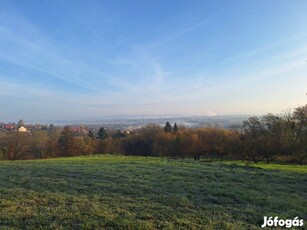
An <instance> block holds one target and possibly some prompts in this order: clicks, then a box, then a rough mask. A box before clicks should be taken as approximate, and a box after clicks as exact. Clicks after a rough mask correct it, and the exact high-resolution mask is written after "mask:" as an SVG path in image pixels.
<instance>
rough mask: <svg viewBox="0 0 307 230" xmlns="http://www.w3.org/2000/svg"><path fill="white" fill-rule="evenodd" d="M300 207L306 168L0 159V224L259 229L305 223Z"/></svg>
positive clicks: (123, 159)
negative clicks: (272, 220)
mask: <svg viewBox="0 0 307 230" xmlns="http://www.w3.org/2000/svg"><path fill="white" fill-rule="evenodd" d="M306 207H307V167H306V166H299V165H278V164H269V165H266V164H257V165H251V166H245V165H243V164H241V163H240V162H238V161H234V162H229V161H227V162H208V161H205V160H200V161H194V160H192V159H168V158H158V157H156V158H155V157H136V156H119V155H118V156H116V155H96V156H82V157H67V158H54V159H46V160H24V161H1V162H0V226H1V227H0V228H1V229H261V228H260V225H261V224H262V223H263V216H278V217H279V218H285V219H293V218H294V217H296V216H298V217H299V218H303V219H304V220H305V221H307V208H306ZM304 227H305V228H306V224H305V226H304ZM300 229H302V228H300Z"/></svg>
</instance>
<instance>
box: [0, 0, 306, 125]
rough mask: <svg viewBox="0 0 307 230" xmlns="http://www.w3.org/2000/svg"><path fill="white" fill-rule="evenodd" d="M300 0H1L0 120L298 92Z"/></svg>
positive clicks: (203, 108) (225, 106) (280, 101)
mask: <svg viewBox="0 0 307 230" xmlns="http://www.w3.org/2000/svg"><path fill="white" fill-rule="evenodd" d="M306 12H307V1H306V0H249V1H246V0H242V1H239V0H237V1H236V0H231V1H229V0H226V1H221V0H211V1H206V0H200V1H198V0H167V1H165V0H108V1H104V0H27V1H22V0H0V121H5V122H17V121H18V120H19V119H21V118H22V119H23V120H24V121H25V122H27V121H45V122H48V121H54V120H78V119H100V118H103V117H106V116H124V115H147V116H150V115H162V116H164V115H165V116H166V115H185V116H191V115H199V116H200V115H239V114H242V115H246V114H248V115H249V114H250V115H262V114H266V113H269V112H271V113H277V114H278V113H282V112H283V111H285V110H287V109H293V108H295V107H297V106H301V105H305V104H306V102H307V95H306V93H307V13H306Z"/></svg>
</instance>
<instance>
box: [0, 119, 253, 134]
mask: <svg viewBox="0 0 307 230" xmlns="http://www.w3.org/2000/svg"><path fill="white" fill-rule="evenodd" d="M247 118H248V116H244V115H233V116H192V117H158V118H152V117H150V118H116V119H104V120H97V121H78V122H69V121H60V122H59V121H58V122H55V123H51V124H31V123H28V122H26V121H25V122H24V121H23V120H22V119H20V120H19V121H18V122H16V123H15V122H14V121H12V122H8V123H6V122H0V132H1V131H2V132H7V131H12V132H13V131H17V132H33V131H38V130H46V131H48V130H50V129H53V128H55V127H58V128H60V127H64V126H69V127H70V130H71V131H72V132H73V133H75V134H78V133H79V134H88V133H89V132H90V131H92V132H93V131H94V132H95V131H96V130H99V128H100V127H104V128H106V129H110V130H120V131H121V132H125V131H133V130H135V129H139V128H142V127H144V126H146V125H147V124H157V125H160V126H161V127H162V126H164V125H165V123H166V122H170V123H177V124H178V125H182V126H185V127H188V128H197V127H214V128H225V129H230V128H231V129H237V128H239V127H240V126H241V125H242V121H244V120H245V119H247Z"/></svg>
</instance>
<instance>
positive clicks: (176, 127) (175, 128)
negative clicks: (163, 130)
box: [173, 123, 178, 133]
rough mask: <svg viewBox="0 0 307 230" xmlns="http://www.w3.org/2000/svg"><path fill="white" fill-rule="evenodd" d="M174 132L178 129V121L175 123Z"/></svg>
mask: <svg viewBox="0 0 307 230" xmlns="http://www.w3.org/2000/svg"><path fill="white" fill-rule="evenodd" d="M173 131H174V133H176V132H177V131H178V126H177V123H175V124H174V128H173Z"/></svg>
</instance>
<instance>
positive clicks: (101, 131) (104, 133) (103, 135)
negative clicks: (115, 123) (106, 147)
mask: <svg viewBox="0 0 307 230" xmlns="http://www.w3.org/2000/svg"><path fill="white" fill-rule="evenodd" d="M106 137H107V131H106V130H105V128H103V127H101V128H100V129H99V131H98V138H99V139H101V140H102V139H105V138H106Z"/></svg>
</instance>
